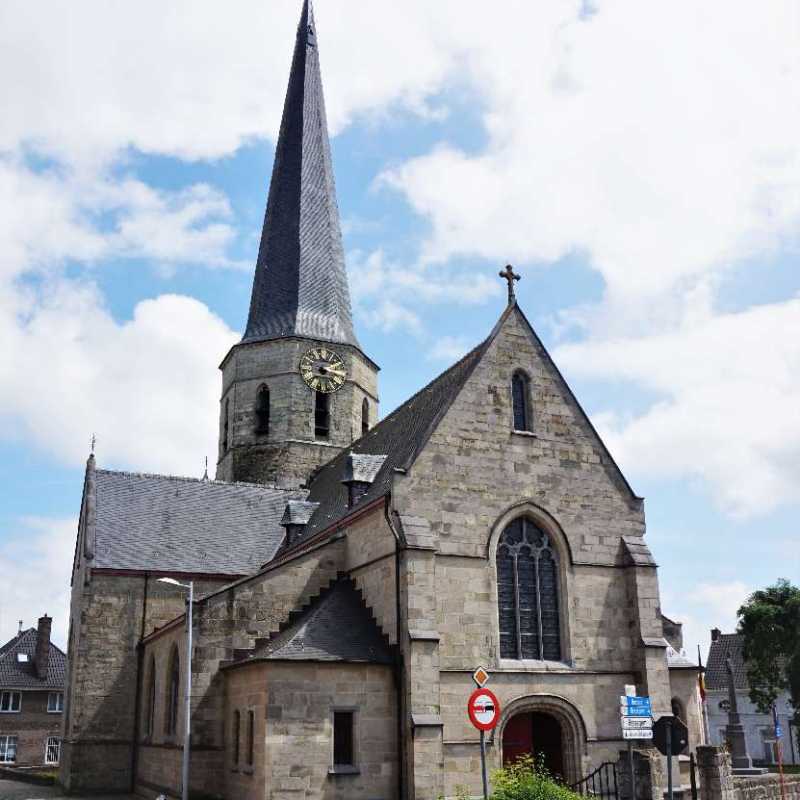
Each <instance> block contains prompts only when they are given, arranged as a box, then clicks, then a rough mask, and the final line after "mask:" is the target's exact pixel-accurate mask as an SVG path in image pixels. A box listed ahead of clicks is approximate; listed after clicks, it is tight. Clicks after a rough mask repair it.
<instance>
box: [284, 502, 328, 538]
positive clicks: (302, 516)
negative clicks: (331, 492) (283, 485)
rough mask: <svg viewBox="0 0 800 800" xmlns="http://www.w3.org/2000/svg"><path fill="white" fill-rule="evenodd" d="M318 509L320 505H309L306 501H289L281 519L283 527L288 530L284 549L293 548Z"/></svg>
mask: <svg viewBox="0 0 800 800" xmlns="http://www.w3.org/2000/svg"><path fill="white" fill-rule="evenodd" d="M318 508H319V503H309V502H308V501H306V500H289V502H288V503H287V504H286V510H285V511H284V512H283V518H282V519H281V526H282V527H284V528H285V529H286V539H285V541H284V543H283V544H284V547H291V546H292V545H293V544H294V543H295V542H296V541H297V540H298V539H299V538H300V536H301V535H302V533H303V531H304V530H305V527H306V525H308V522H309V520H310V519H311V517H313V516H314V512H315V511H316V510H317V509H318Z"/></svg>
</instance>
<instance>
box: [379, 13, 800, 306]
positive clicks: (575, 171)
mask: <svg viewBox="0 0 800 800" xmlns="http://www.w3.org/2000/svg"><path fill="white" fill-rule="evenodd" d="M551 6H552V7H550V8H548V9H547V10H542V7H541V6H533V5H527V6H525V7H524V8H523V7H522V6H521V5H517V4H515V3H507V4H501V5H500V7H497V6H496V7H495V8H496V13H493V14H491V15H486V14H483V16H484V17H485V18H486V19H485V25H486V29H485V30H481V31H480V35H477V34H478V32H477V31H476V30H474V29H472V28H470V29H469V30H467V31H466V35H467V36H468V37H469V38H468V39H466V40H465V41H464V48H465V50H468V52H467V54H466V60H467V64H468V74H469V75H470V77H471V78H472V81H473V84H474V85H475V86H476V87H477V89H478V92H479V97H480V101H481V102H482V103H483V105H484V108H485V110H484V114H483V122H484V124H485V127H486V131H487V134H488V137H489V141H488V144H487V146H486V147H485V148H484V149H482V150H481V151H478V152H477V153H467V152H463V151H461V150H459V149H457V148H455V147H454V146H452V145H449V144H442V145H441V146H439V147H438V148H436V149H434V150H433V151H431V152H430V153H428V154H425V155H422V156H420V157H418V158H414V159H412V160H410V161H408V162H406V163H404V164H401V165H398V166H397V167H395V168H392V169H391V170H389V171H387V173H386V175H385V180H386V181H387V182H388V183H389V184H390V185H392V186H394V187H395V188H396V189H398V190H399V191H401V192H403V193H404V194H405V196H406V197H407V199H408V201H409V202H410V204H411V205H412V207H413V208H414V209H415V210H417V211H418V212H419V213H420V214H422V215H424V216H425V217H426V218H427V219H428V220H429V221H430V222H431V225H432V232H431V235H430V237H429V240H428V242H427V246H426V255H427V257H428V258H429V259H433V260H439V259H447V258H449V257H451V256H453V255H457V254H462V253H468V254H477V255H480V256H483V257H486V258H488V259H493V260H495V261H497V260H498V255H500V254H502V257H503V258H510V259H515V260H520V261H527V262H531V261H553V260H556V259H558V258H559V257H561V256H564V255H566V254H568V253H570V252H573V251H580V252H584V253H586V254H587V256H588V258H589V259H590V261H591V263H592V265H593V266H594V267H595V268H596V269H597V270H599V271H600V272H601V273H602V275H603V277H604V279H605V282H606V286H607V292H608V296H609V298H610V299H611V300H613V301H616V302H617V303H618V304H620V306H621V307H623V308H624V307H625V306H626V305H627V304H628V303H629V302H630V303H631V304H632V303H633V301H635V300H638V301H640V302H641V301H642V299H643V298H644V297H651V298H653V297H658V296H659V295H660V294H664V293H666V292H668V291H669V290H671V289H673V288H674V287H676V286H680V285H681V284H682V283H683V282H685V281H687V280H694V279H696V278H697V277H698V276H702V275H704V274H708V273H709V272H713V271H716V270H718V269H720V268H723V267H725V266H727V265H730V264H731V263H734V262H735V261H737V260H740V259H742V258H745V257H748V256H751V255H753V254H754V253H764V252H766V251H770V250H774V249H776V248H778V247H780V246H781V245H782V244H785V243H786V242H787V240H788V241H791V240H792V239H796V237H797V231H798V225H800V106H799V105H798V104H797V103H795V102H793V98H795V97H796V96H797V85H798V83H799V82H800V38H798V30H800V10H799V9H798V6H797V4H796V3H793V2H791V0H786V2H777V1H776V2H771V3H770V4H769V12H768V13H758V12H756V11H754V9H753V6H752V5H751V4H750V3H747V2H743V1H741V2H733V3H730V2H723V1H722V0H717V1H716V2H711V3H702V4H698V3H694V2H691V0H683V1H682V2H678V3H677V4H676V3H673V4H670V5H669V6H664V5H661V6H659V5H658V4H655V3H650V2H601V3H598V4H597V13H596V14H594V15H592V16H591V17H590V18H589V19H588V20H587V19H582V18H580V16H579V14H578V9H577V7H576V6H577V4H573V3H563V4H551ZM512 8H513V9H514V11H515V12H516V13H515V14H514V15H513V19H514V24H513V25H508V24H507V22H508V19H509V16H510V15H509V14H508V12H509V10H511V9H512ZM465 15H466V16H468V17H471V16H472V15H471V14H470V13H469V12H466V13H465V14H462V16H465ZM498 20H502V21H503V22H504V23H505V25H504V29H503V35H502V37H501V38H500V39H499V41H502V53H500V52H499V51H498V48H497V41H498V39H497V38H496V37H495V36H494V35H493V34H494V33H495V30H494V28H495V27H496V26H497V24H498ZM456 29H457V30H458V32H459V33H463V32H464V28H463V27H462V26H456Z"/></svg>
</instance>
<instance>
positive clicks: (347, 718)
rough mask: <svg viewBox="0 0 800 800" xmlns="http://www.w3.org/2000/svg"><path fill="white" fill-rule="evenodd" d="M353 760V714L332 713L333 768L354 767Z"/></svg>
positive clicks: (346, 712)
mask: <svg viewBox="0 0 800 800" xmlns="http://www.w3.org/2000/svg"><path fill="white" fill-rule="evenodd" d="M355 765H356V760H355V713H354V712H353V711H334V712H333V766H334V769H336V768H338V767H354V766H355Z"/></svg>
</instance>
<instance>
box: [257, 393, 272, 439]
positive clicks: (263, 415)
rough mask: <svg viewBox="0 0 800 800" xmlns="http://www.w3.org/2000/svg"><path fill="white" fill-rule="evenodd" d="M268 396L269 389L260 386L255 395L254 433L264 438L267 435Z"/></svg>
mask: <svg viewBox="0 0 800 800" xmlns="http://www.w3.org/2000/svg"><path fill="white" fill-rule="evenodd" d="M269 415H270V396H269V388H268V387H267V386H266V385H263V384H262V385H261V386H260V387H259V389H258V393H257V394H256V408H255V416H256V433H257V434H259V435H261V436H266V435H267V434H268V433H269Z"/></svg>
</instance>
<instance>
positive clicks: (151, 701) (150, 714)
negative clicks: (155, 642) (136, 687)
mask: <svg viewBox="0 0 800 800" xmlns="http://www.w3.org/2000/svg"><path fill="white" fill-rule="evenodd" d="M155 721H156V660H155V658H153V657H152V656H151V658H150V680H149V682H148V685H147V719H146V724H145V735H146V736H147V738H148V739H152V738H153V734H154V733H155V729H156V728H155Z"/></svg>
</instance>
